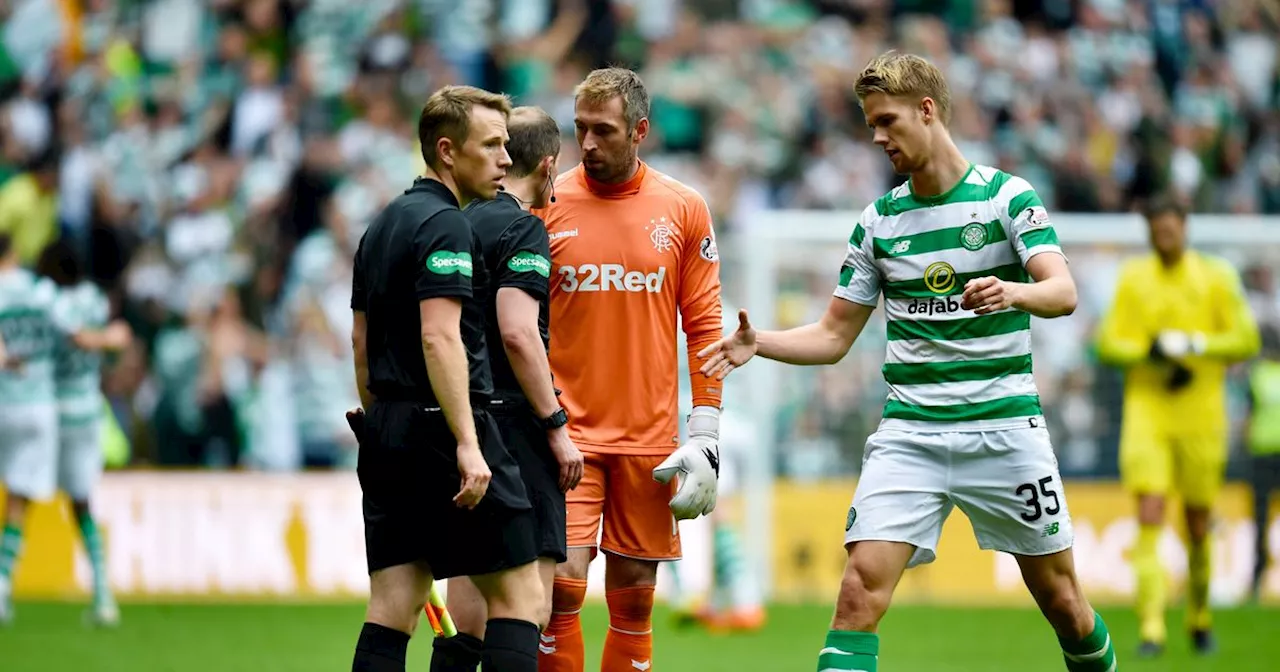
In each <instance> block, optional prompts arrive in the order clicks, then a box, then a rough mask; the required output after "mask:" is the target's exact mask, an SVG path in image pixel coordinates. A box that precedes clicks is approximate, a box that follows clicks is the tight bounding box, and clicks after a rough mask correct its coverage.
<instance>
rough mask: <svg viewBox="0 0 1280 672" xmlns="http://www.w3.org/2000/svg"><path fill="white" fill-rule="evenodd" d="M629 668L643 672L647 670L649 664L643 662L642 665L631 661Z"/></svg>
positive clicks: (636, 661)
mask: <svg viewBox="0 0 1280 672" xmlns="http://www.w3.org/2000/svg"><path fill="white" fill-rule="evenodd" d="M631 667H634V668H636V669H637V670H640V672H645V670H648V669H649V667H650V663H649V661H647V660H646V661H644V662H643V663H642V662H640V661H638V660H633V661H631Z"/></svg>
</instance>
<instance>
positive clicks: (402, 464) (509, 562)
mask: <svg viewBox="0 0 1280 672" xmlns="http://www.w3.org/2000/svg"><path fill="white" fill-rule="evenodd" d="M474 415H475V423H476V433H477V435H478V438H479V440H480V450H481V452H483V453H484V458H485V461H486V462H487V463H488V464H489V469H490V471H491V472H493V478H492V480H490V482H489V489H488V491H487V492H486V493H485V496H484V498H483V499H482V500H480V504H478V505H477V506H476V508H474V509H472V510H470V511H467V510H465V509H461V508H459V507H458V506H457V505H456V504H454V503H453V497H454V496H455V495H457V494H458V490H459V488H461V483H462V478H461V476H460V475H459V474H458V463H457V442H456V441H455V440H454V438H453V433H452V432H451V431H450V430H449V426H448V424H447V423H446V422H445V418H444V414H443V413H441V412H440V411H428V410H426V409H425V408H424V407H423V406H422V405H421V404H416V403H411V402H375V403H374V404H373V406H372V408H370V409H369V411H368V417H367V418H366V420H365V432H364V436H363V437H361V445H360V456H359V463H358V466H357V470H356V471H357V474H358V475H359V478H360V489H361V490H362V491H363V492H364V539H365V555H366V559H367V560H368V565H369V573H370V574H372V573H373V572H375V571H377V570H379V569H385V568H387V567H393V566H395V565H403V564H408V563H411V562H416V561H420V560H421V561H426V563H427V564H428V565H429V566H430V567H431V573H432V575H433V576H434V577H435V578H438V579H447V578H449V577H453V576H475V575H479V574H488V573H490V572H496V571H500V570H503V569H510V568H513V567H519V566H521V565H524V564H527V563H530V562H532V561H533V560H535V559H536V558H537V556H538V549H537V543H536V540H535V537H534V528H535V525H534V514H533V509H532V507H531V506H530V504H529V497H528V494H527V493H526V490H525V487H524V482H523V481H522V480H521V477H520V468H519V466H518V465H517V464H516V461H515V459H514V458H512V456H511V454H510V453H509V452H507V449H506V448H505V447H504V446H503V443H502V439H501V435H500V434H499V432H498V427H497V425H496V424H495V423H494V420H493V416H491V415H489V413H488V412H487V411H484V410H477V411H474Z"/></svg>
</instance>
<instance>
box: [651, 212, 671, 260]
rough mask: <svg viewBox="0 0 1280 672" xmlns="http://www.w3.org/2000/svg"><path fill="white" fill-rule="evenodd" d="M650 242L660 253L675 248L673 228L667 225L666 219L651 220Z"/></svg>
mask: <svg viewBox="0 0 1280 672" xmlns="http://www.w3.org/2000/svg"><path fill="white" fill-rule="evenodd" d="M646 228H647V229H649V242H651V243H653V249H655V250H657V251H658V252H666V251H667V250H670V249H671V248H672V246H673V243H672V242H671V234H672V231H671V226H670V225H668V224H667V218H666V217H659V218H658V219H656V220H655V219H651V220H649V226H648V227H646Z"/></svg>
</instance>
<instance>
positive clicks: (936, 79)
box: [853, 51, 951, 124]
mask: <svg viewBox="0 0 1280 672" xmlns="http://www.w3.org/2000/svg"><path fill="white" fill-rule="evenodd" d="M853 92H854V94H856V95H857V96H858V103H859V104H862V102H863V101H864V100H866V98H867V96H869V95H871V94H873V93H883V94H885V95H886V96H894V97H903V98H913V99H923V98H932V99H933V103H934V105H936V106H937V108H938V117H939V118H940V119H942V123H943V124H949V123H951V87H949V86H947V79H946V77H944V76H943V75H942V71H941V70H939V69H938V66H936V65H934V64H932V63H930V62H929V61H927V60H925V59H924V58H923V57H921V56H916V55H915V54H903V53H899V52H897V51H886V52H885V53H883V54H880V55H879V56H876V57H875V58H873V59H871V62H870V63H867V67H865V68H863V69H862V72H860V73H858V79H857V80H856V81H855V83H854V85H853Z"/></svg>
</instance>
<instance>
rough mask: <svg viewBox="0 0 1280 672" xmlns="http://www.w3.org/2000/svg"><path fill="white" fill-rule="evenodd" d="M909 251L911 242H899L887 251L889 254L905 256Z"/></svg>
mask: <svg viewBox="0 0 1280 672" xmlns="http://www.w3.org/2000/svg"><path fill="white" fill-rule="evenodd" d="M910 249H911V241H909V240H899V241H898V242H896V243H894V244H893V247H892V248H890V249H889V254H906V253H907V251H908V250H910Z"/></svg>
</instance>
